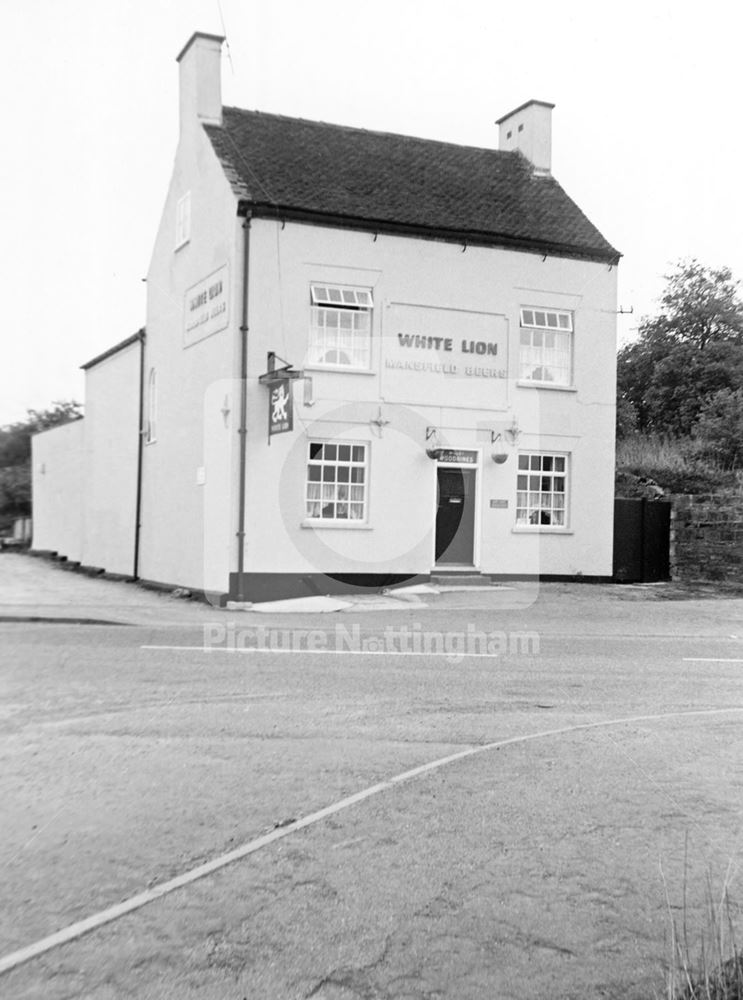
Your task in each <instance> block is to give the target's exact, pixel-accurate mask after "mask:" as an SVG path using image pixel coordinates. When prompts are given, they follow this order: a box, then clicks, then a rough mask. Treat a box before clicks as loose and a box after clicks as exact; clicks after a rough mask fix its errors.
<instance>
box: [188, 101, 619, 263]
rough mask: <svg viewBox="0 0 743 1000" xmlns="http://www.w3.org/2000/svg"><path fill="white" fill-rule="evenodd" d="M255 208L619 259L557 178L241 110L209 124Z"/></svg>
mask: <svg viewBox="0 0 743 1000" xmlns="http://www.w3.org/2000/svg"><path fill="white" fill-rule="evenodd" d="M204 127H205V128H206V131H207V133H208V134H209V137H210V139H211V142H212V145H213V147H214V149H215V152H216V153H217V155H218V157H219V158H220V160H221V162H222V164H223V167H224V170H225V173H226V174H227V177H228V178H229V180H230V182H231V184H232V185H233V188H234V190H235V193H236V194H237V195H238V197H240V198H242V199H244V200H246V201H248V202H250V203H251V204H252V205H253V206H254V208H257V210H258V211H257V214H277V215H278V216H280V217H281V216H284V217H287V218H289V217H295V218H304V219H306V221H314V222H317V223H320V224H322V223H323V222H325V223H326V224H345V225H349V226H352V227H359V228H364V229H372V230H377V229H378V230H379V231H380V232H384V231H392V232H395V231H397V232H406V231H407V232H411V233H414V234H415V235H420V236H430V237H431V238H435V239H452V240H458V241H460V240H461V241H464V242H471V243H478V244H485V245H492V246H505V247H516V248H520V249H527V250H537V251H544V252H549V253H553V254H558V255H561V256H562V255H565V256H577V257H584V258H587V259H590V260H601V261H608V262H615V261H617V260H618V258H619V254H618V252H617V251H616V250H615V249H614V248H613V247H612V246H611V245H610V244H609V243H608V242H607V241H606V240H605V239H604V237H603V236H602V235H601V233H600V232H599V231H598V230H597V229H596V228H595V226H594V225H593V224H592V223H591V222H589V220H588V219H587V218H586V217H585V215H584V214H583V213H582V212H581V210H580V209H579V208H578V206H577V205H576V204H575V202H573V201H572V200H571V199H570V198H569V197H568V196H567V195H566V194H565V192H564V191H563V189H562V188H561V187H560V185H559V184H558V183H557V181H556V180H554V178H552V177H540V176H535V175H534V173H533V171H532V168H531V165H530V164H529V163H528V161H527V160H526V159H525V158H524V157H523V156H522V155H521V153H518V152H501V151H498V150H493V149H480V148H477V147H473V146H457V145H454V144H452V143H448V142H436V141H433V140H430V139H417V138H412V137H410V136H404V135H393V134H390V133H387V132H369V131H366V130H365V129H359V128H348V127H345V126H340V125H328V124H326V123H325V122H313V121H306V120H304V119H301V118H287V117H284V116H283V115H273V114H265V113H263V112H259V111H243V110H241V109H239V108H224V109H223V124H222V125H221V126H216V125H206V126H204Z"/></svg>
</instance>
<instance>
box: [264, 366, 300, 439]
mask: <svg viewBox="0 0 743 1000" xmlns="http://www.w3.org/2000/svg"><path fill="white" fill-rule="evenodd" d="M270 388H271V391H270V393H269V397H268V436H269V437H273V435H274V434H285V433H286V432H287V431H290V430H292V429H293V426H294V422H293V419H292V418H293V410H292V403H293V400H292V383H291V380H290V379H288V378H282V379H278V380H277V381H276V382H274V383H273V384H272V385H271V387H270Z"/></svg>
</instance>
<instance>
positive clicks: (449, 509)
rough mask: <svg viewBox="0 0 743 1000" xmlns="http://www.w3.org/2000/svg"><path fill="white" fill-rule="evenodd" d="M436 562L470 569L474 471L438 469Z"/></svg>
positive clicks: (472, 539) (473, 527)
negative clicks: (454, 564) (456, 564)
mask: <svg viewBox="0 0 743 1000" xmlns="http://www.w3.org/2000/svg"><path fill="white" fill-rule="evenodd" d="M437 472H438V505H437V510H436V562H437V563H460V564H463V565H465V566H471V565H472V560H473V557H474V543H475V470H474V469H438V470H437Z"/></svg>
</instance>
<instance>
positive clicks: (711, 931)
mask: <svg viewBox="0 0 743 1000" xmlns="http://www.w3.org/2000/svg"><path fill="white" fill-rule="evenodd" d="M684 868H685V874H684V898H683V906H682V920H681V927H680V928H679V926H678V922H677V920H676V918H675V917H674V915H673V913H672V908H671V903H670V899H669V897H668V889H667V887H666V882H665V878H664V877H663V869H662V867H661V878H662V879H663V887H664V890H665V894H666V906H667V908H668V913H669V923H670V928H671V958H670V962H669V969H668V973H667V977H666V994H665V996H666V1000H743V954H741V952H740V950H739V948H738V945H737V942H736V939H735V920H734V916H735V911H736V907H735V906H734V904H733V903H732V902H731V899H730V895H729V892H728V884H729V880H730V874H731V872H730V870H728V873H727V876H726V878H725V883H724V885H723V888H722V892H721V893H720V895H719V897H718V896H716V894H715V893H714V890H713V886H712V882H711V879H710V878H709V876H708V877H707V926H706V929H705V930H704V931H703V932H702V934H701V935H700V939H699V945H698V947H697V954H696V956H694V955H692V950H691V946H690V944H689V930H688V926H687V899H686V859H685V861H684Z"/></svg>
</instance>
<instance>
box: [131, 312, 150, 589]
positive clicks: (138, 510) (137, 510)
mask: <svg viewBox="0 0 743 1000" xmlns="http://www.w3.org/2000/svg"><path fill="white" fill-rule="evenodd" d="M138 336H139V435H138V438H139V442H138V445H137V499H136V503H135V507H134V567H133V570H132V576H133V577H134V579H135V580H138V579H139V529H140V527H141V524H140V522H141V519H142V456H143V452H144V391H145V390H144V342H145V338H146V336H147V334H146V333H145V330H144V327H143V328H142V329H141V330H140V331H139V334H138Z"/></svg>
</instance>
